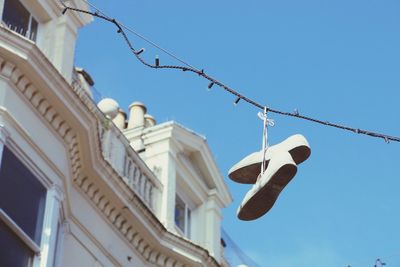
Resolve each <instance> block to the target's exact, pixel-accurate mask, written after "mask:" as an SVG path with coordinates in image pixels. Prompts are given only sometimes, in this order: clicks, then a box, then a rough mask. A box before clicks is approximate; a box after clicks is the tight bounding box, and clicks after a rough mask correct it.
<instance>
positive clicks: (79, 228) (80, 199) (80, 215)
mask: <svg viewBox="0 0 400 267" xmlns="http://www.w3.org/2000/svg"><path fill="white" fill-rule="evenodd" d="M13 1H14V0H13ZM15 1H16V0H15ZM22 2H23V3H24V4H25V5H26V7H27V8H28V9H29V11H30V12H31V13H32V14H33V15H35V17H36V19H37V20H38V21H39V22H40V27H39V34H38V39H37V42H36V43H35V42H32V41H31V40H29V39H28V38H25V37H24V36H21V35H20V34H18V33H15V32H14V31H13V30H10V29H8V28H7V27H6V26H4V25H0V160H1V155H2V151H3V148H4V146H7V148H9V149H10V150H11V151H12V153H13V154H14V155H16V156H17V158H18V159H19V160H20V161H21V162H23V163H24V164H25V166H26V167H27V168H28V169H29V171H30V172H32V173H33V174H34V176H35V177H36V178H37V179H38V180H39V181H40V183H41V184H42V185H43V186H44V187H45V188H46V191H47V193H46V198H45V206H44V208H45V212H44V215H43V229H42V232H41V240H40V242H38V243H37V244H36V243H35V242H34V241H32V240H30V239H29V237H26V236H24V231H23V230H22V229H18V225H17V224H16V223H15V222H14V221H13V220H12V218H11V217H10V218H8V217H7V216H4V211H3V210H2V208H1V206H0V220H2V222H4V221H6V222H7V223H8V224H7V227H9V228H10V229H11V230H12V231H14V233H15V238H16V239H18V240H22V241H23V242H24V244H25V245H26V246H28V247H30V249H31V250H32V251H34V252H35V254H34V256H33V263H32V266H34V267H39V266H40V267H47V266H56V267H69V266H106V267H108V266H139V267H140V266H170V267H182V266H220V262H221V261H222V260H221V252H220V243H219V238H220V234H219V232H218V231H219V227H220V221H221V217H220V215H219V213H220V209H221V208H222V207H223V206H224V205H225V204H227V203H228V202H229V201H230V196H229V193H227V190H226V188H224V187H221V186H220V188H222V189H223V190H225V191H223V193H224V194H225V195H224V196H221V197H220V196H217V197H215V196H214V195H213V193H212V192H214V191H212V190H206V191H204V190H203V191H204V192H203V191H202V190H198V189H196V188H194V189H193V192H195V193H196V195H198V196H197V197H196V198H195V199H193V201H194V204H195V205H196V207H197V208H196V210H195V212H193V216H194V217H195V218H196V220H197V221H198V222H197V223H196V224H194V227H195V228H196V229H195V230H197V229H199V230H201V231H200V232H197V231H193V238H192V239H191V238H187V237H185V236H183V235H182V234H181V233H179V231H177V230H176V226H175V224H174V202H175V195H176V192H177V189H176V188H178V191H179V190H182V191H187V186H188V182H187V181H186V182H185V179H191V178H190V177H191V176H187V175H186V174H184V172H181V171H179V170H178V169H179V164H178V163H179V162H180V161H181V160H180V157H182V155H179V153H180V152H179V149H178V150H176V147H174V146H169V144H168V146H167V147H165V148H166V149H167V150H165V151H162V153H160V151H158V152H157V153H158V155H156V154H153V155H151V153H149V154H148V155H147V156H148V158H149V162H148V164H147V165H146V163H144V162H143V161H142V160H141V159H140V157H139V156H138V154H137V153H136V152H135V151H134V150H133V148H132V147H131V145H130V143H129V141H128V140H127V139H126V137H125V136H124V135H123V134H122V132H121V131H120V130H119V129H118V128H117V127H116V126H115V125H114V124H113V123H110V122H109V118H107V117H106V116H105V115H104V114H103V113H102V112H101V111H100V110H99V109H97V107H96V105H95V104H94V103H93V102H92V100H91V98H90V95H88V94H87V92H86V91H85V90H83V89H82V88H80V87H79V84H78V85H77V86H72V85H71V77H72V62H73V53H74V45H75V38H76V33H77V30H78V27H81V26H83V25H84V24H85V23H88V22H89V21H90V18H88V17H82V16H78V15H76V14H72V13H67V15H66V16H62V15H61V11H62V7H61V6H60V5H59V4H56V2H55V1H50V0H42V1H36V0H32V1H27V0H26V1H25V0H24V1H22ZM70 3H72V4H78V5H79V3H81V1H70ZM1 4H2V3H1V1H0V5H1ZM83 8H85V7H83ZM0 10H1V9H0ZM66 40H68V41H66ZM159 148H160V147H159V146H157V147H156V149H157V150H159ZM148 152H150V149H149V150H148ZM209 156H210V155H209V154H207V155H206V157H209ZM152 160H153V163H154V164H153V163H151V162H152ZM0 164H1V161H0ZM0 166H1V165H0ZM214 167H215V166H214ZM214 167H213V168H214ZM157 170H161V172H160V176H158V177H157V176H156V175H155V173H154V172H157ZM153 171H154V172H153ZM213 173H215V170H214V171H213ZM164 174H167V175H165V176H163V175H164ZM179 177H181V178H179ZM215 177H216V178H217V180H218V179H220V177H219V176H217V175H215ZM192 178H193V177H192ZM222 183H223V182H222ZM0 186H1V185H0ZM220 198H222V199H223V200H221V199H220ZM165 205H166V206H165ZM6 215H7V214H6ZM200 222H201V223H200ZM7 229H8V228H7ZM0 256H1V255H0ZM0 265H1V262H0Z"/></svg>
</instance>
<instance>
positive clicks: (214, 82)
mask: <svg viewBox="0 0 400 267" xmlns="http://www.w3.org/2000/svg"><path fill="white" fill-rule="evenodd" d="M60 1H61V0H60ZM85 1H86V0H85ZM86 2H87V3H88V4H89V5H90V6H91V7H92V8H94V9H96V11H95V12H91V11H86V10H82V9H78V8H72V7H68V6H66V5H65V4H64V3H63V2H62V1H61V4H62V5H63V6H64V8H65V9H64V11H65V10H66V9H67V10H71V11H74V12H79V13H85V14H89V15H92V16H94V17H97V18H100V19H102V20H105V21H107V22H110V23H113V24H114V25H115V26H116V27H117V31H118V33H120V34H121V35H122V37H123V39H124V41H125V42H126V44H127V45H128V47H129V49H130V50H131V51H132V53H133V54H134V56H135V57H136V58H137V59H138V60H139V61H140V62H141V63H142V64H143V65H145V66H147V67H149V68H154V69H173V70H182V71H185V72H192V73H195V74H198V75H199V76H201V77H203V78H204V79H206V80H208V81H210V82H211V83H210V84H209V88H210V89H211V87H212V86H211V87H210V85H211V84H212V85H218V86H219V87H220V88H222V89H223V90H225V91H227V92H228V93H230V94H233V95H235V96H236V97H237V98H236V100H235V102H234V104H235V105H237V104H238V103H239V101H240V100H243V101H245V102H247V103H248V104H250V105H253V106H254V107H256V108H258V109H261V110H264V105H261V104H260V103H258V102H256V101H254V100H252V99H250V98H248V97H246V96H244V95H242V94H240V93H238V92H237V91H235V90H234V89H232V88H230V87H229V86H227V85H225V84H224V83H222V82H220V81H218V80H216V79H215V78H213V77H211V76H209V75H208V74H206V73H205V72H204V69H201V70H199V69H197V68H195V67H193V66H192V65H190V64H189V63H187V62H185V61H183V60H182V59H180V58H178V57H177V56H175V55H174V54H172V53H171V52H168V51H167V50H165V49H164V48H162V47H160V46H159V45H157V44H156V43H154V42H152V41H150V40H149V39H147V38H145V37H144V36H142V35H140V34H139V33H137V32H135V31H134V30H132V29H131V28H128V27H127V26H125V25H123V24H121V23H119V22H118V21H116V20H115V19H112V18H110V17H109V16H107V15H106V14H105V13H104V12H102V11H101V10H100V9H98V8H96V7H95V6H94V5H92V4H91V3H89V1H86ZM64 11H63V13H64ZM125 30H127V31H129V32H130V33H132V34H134V35H136V36H137V37H139V38H141V39H142V40H144V41H146V42H147V43H149V44H151V45H152V46H154V47H156V48H157V49H159V50H160V51H162V52H164V53H165V54H167V55H169V56H170V57H172V58H173V59H175V60H177V61H179V62H180V63H182V64H183V65H185V66H179V65H160V60H159V58H158V57H156V59H155V64H151V63H148V62H147V61H145V60H144V59H143V58H142V57H141V56H140V54H141V52H140V53H139V51H141V50H139V51H136V50H135V48H134V47H133V45H132V43H131V41H130V40H129V38H128V36H127V34H126V33H125ZM267 111H268V112H271V113H275V114H279V115H282V116H288V117H294V118H298V119H302V120H306V121H310V122H313V123H317V124H321V125H325V126H329V127H334V128H337V129H341V130H346V131H350V132H354V133H358V134H363V135H367V136H370V137H375V138H382V139H384V140H385V142H387V143H389V142H390V141H395V142H400V137H396V136H390V135H386V134H382V133H376V132H370V131H367V130H362V129H357V128H352V127H348V126H344V125H340V124H335V123H331V122H328V121H322V120H319V119H315V118H312V117H307V116H303V115H300V114H299V113H298V111H296V110H295V112H293V113H291V112H285V111H280V110H276V109H271V108H267Z"/></svg>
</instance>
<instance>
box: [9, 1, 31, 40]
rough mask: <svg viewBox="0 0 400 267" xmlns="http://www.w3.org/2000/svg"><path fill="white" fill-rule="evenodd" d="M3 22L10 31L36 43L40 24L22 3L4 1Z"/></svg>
mask: <svg viewBox="0 0 400 267" xmlns="http://www.w3.org/2000/svg"><path fill="white" fill-rule="evenodd" d="M2 22H3V23H4V24H5V25H6V26H7V27H8V28H9V29H10V30H12V31H14V32H16V33H18V34H20V35H22V36H24V37H26V38H28V39H30V40H32V41H34V42H35V41H36V36H37V31H38V22H37V20H36V19H35V18H34V17H33V16H32V14H31V13H30V12H29V11H28V9H27V8H25V6H24V5H23V4H22V3H21V2H20V1H17V0H5V1H4V8H3V16H2Z"/></svg>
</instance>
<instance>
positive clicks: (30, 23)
mask: <svg viewBox="0 0 400 267" xmlns="http://www.w3.org/2000/svg"><path fill="white" fill-rule="evenodd" d="M6 1H18V2H19V3H20V4H21V5H22V6H23V7H24V8H25V9H26V11H27V12H28V13H29V17H28V25H27V28H26V32H25V34H23V33H21V32H19V31H18V29H13V28H12V26H10V25H8V24H7V22H6V21H4V19H3V17H4V7H5V4H6V3H5V2H6ZM0 4H1V8H0V11H1V18H0V20H1V23H3V25H5V26H6V27H7V28H8V29H10V30H11V31H13V32H15V33H17V34H19V35H21V36H24V37H25V38H27V39H29V40H31V41H32V42H35V43H36V42H37V38H38V33H39V25H40V23H39V20H38V19H37V18H36V17H35V16H34V15H33V14H32V12H31V10H30V9H29V8H28V7H27V6H26V5H25V4H24V3H23V2H22V1H20V0H2V1H1V0H0ZM33 21H34V22H35V23H36V31H35V32H33V33H32V26H33Z"/></svg>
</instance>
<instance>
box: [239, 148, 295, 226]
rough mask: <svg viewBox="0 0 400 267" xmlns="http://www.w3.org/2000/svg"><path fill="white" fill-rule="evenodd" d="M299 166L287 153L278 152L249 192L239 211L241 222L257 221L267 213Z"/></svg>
mask: <svg viewBox="0 0 400 267" xmlns="http://www.w3.org/2000/svg"><path fill="white" fill-rule="evenodd" d="M296 172H297V165H296V163H295V162H294V161H293V158H292V156H291V154H289V152H287V151H276V152H275V153H274V154H273V155H272V157H271V159H270V161H269V164H268V168H267V169H266V171H265V172H264V174H263V175H261V177H259V179H258V180H257V182H256V183H255V184H254V185H253V187H252V188H251V189H250V191H249V192H247V194H246V196H245V197H244V199H243V201H242V203H241V204H240V206H239V209H238V211H237V216H238V218H239V219H240V220H244V221H250V220H255V219H257V218H259V217H261V216H262V215H264V214H265V213H267V212H268V211H269V210H270V209H271V208H272V206H273V205H274V203H275V201H276V199H277V198H278V196H279V194H280V192H281V191H282V190H283V188H284V187H285V186H286V185H287V184H288V183H289V182H290V181H291V180H292V178H293V177H294V176H295V175H296Z"/></svg>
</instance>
